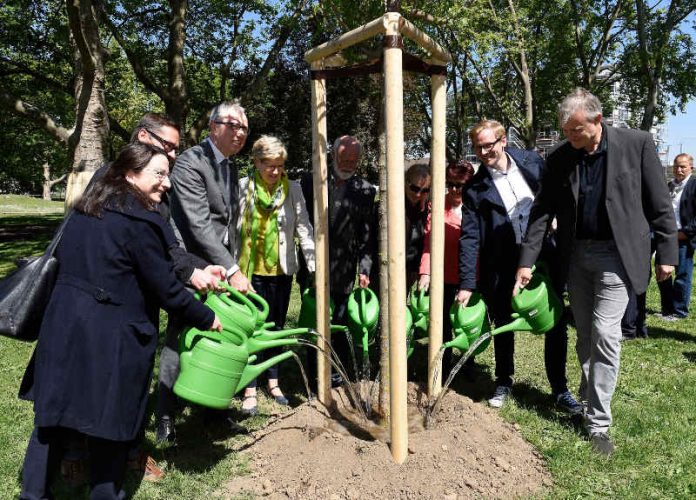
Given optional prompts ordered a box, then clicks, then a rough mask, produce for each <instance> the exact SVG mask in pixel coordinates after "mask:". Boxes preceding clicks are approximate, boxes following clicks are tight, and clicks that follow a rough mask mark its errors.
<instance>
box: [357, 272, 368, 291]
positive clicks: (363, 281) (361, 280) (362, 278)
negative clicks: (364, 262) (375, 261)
mask: <svg viewBox="0 0 696 500" xmlns="http://www.w3.org/2000/svg"><path fill="white" fill-rule="evenodd" d="M358 285H359V286H360V288H367V287H368V286H370V277H369V276H368V275H367V274H361V275H359V276H358Z"/></svg>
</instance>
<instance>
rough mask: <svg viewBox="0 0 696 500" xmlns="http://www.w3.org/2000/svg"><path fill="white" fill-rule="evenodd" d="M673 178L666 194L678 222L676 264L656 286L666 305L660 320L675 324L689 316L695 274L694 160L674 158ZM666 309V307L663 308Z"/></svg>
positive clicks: (689, 156)
mask: <svg viewBox="0 0 696 500" xmlns="http://www.w3.org/2000/svg"><path fill="white" fill-rule="evenodd" d="M672 168H673V172H674V178H673V179H672V180H671V181H669V184H668V188H669V195H670V197H671V199H672V210H673V211H674V218H675V220H676V223H677V242H678V245H679V262H678V264H677V269H676V271H675V275H674V280H672V276H668V277H667V279H665V280H664V281H661V282H660V283H658V286H659V289H660V297H661V298H662V302H663V304H665V306H664V307H663V310H662V319H664V320H666V321H675V320H680V319H684V318H686V317H687V316H689V302H690V301H691V274H692V273H693V271H694V247H695V246H696V180H695V179H694V178H693V177H692V176H691V173H692V172H693V169H694V159H693V157H692V156H691V155H690V154H686V153H682V154H679V155H677V156H675V157H674V164H673V167H672ZM665 307H666V308H665Z"/></svg>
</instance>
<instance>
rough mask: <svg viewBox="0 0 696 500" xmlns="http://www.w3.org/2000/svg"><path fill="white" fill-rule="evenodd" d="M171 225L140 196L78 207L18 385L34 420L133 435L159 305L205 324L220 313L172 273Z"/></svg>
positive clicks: (110, 435) (114, 436)
mask: <svg viewBox="0 0 696 500" xmlns="http://www.w3.org/2000/svg"><path fill="white" fill-rule="evenodd" d="M173 243H174V235H173V233H172V231H171V228H170V227H169V226H168V225H167V224H166V223H165V222H164V220H163V219H162V217H160V215H159V214H158V213H156V212H149V211H147V210H145V209H144V208H142V207H141V206H140V205H139V203H138V202H136V201H135V200H134V199H133V198H131V199H130V203H129V206H128V207H127V208H126V209H123V210H121V209H116V208H111V209H105V210H104V213H103V217H102V218H101V219H100V218H96V217H89V216H87V215H84V214H82V213H80V212H76V213H74V214H73V216H72V217H71V219H70V221H69V222H68V224H67V225H66V227H65V231H64V233H63V238H62V240H61V242H60V245H59V246H58V249H57V250H56V257H57V258H58V263H59V266H60V269H59V274H58V278H57V281H56V285H55V288H54V290H53V294H52V295H51V299H50V301H49V303H48V306H47V308H46V314H45V316H44V320H43V323H42V324H41V332H40V334H39V341H38V343H37V345H36V350H35V351H34V356H33V357H32V360H31V362H30V365H29V367H28V368H27V372H26V373H25V377H24V380H23V381H22V387H21V391H20V397H23V398H25V399H31V400H33V401H34V411H35V424H36V425H37V426H42V427H52V426H61V427H67V428H70V429H76V430H78V431H80V432H83V433H85V434H87V435H89V436H96V437H100V438H104V439H109V440H113V441H129V440H132V439H134V438H135V437H136V436H137V434H138V432H139V431H140V429H141V427H142V423H143V418H144V416H145V410H146V407H147V397H148V393H149V388H150V380H151V378H152V369H153V367H154V357H155V351H156V349H157V339H158V331H159V308H160V306H161V307H163V308H164V309H166V310H167V311H169V312H175V313H177V314H178V315H179V316H181V317H182V318H183V320H184V322H186V323H188V324H190V325H192V326H196V327H197V328H200V329H205V328H208V327H210V325H211V324H212V322H213V319H214V314H213V312H212V311H211V310H210V309H208V308H207V307H206V306H205V305H203V303H201V302H199V301H197V300H195V299H194V298H193V295H191V294H190V293H188V292H187V291H186V289H185V288H184V285H183V284H181V282H180V281H179V280H177V278H176V277H175V275H174V272H173V269H172V264H171V260H170V258H169V256H168V253H167V248H168V247H169V246H170V245H172V244H173Z"/></svg>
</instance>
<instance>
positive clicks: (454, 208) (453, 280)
mask: <svg viewBox="0 0 696 500" xmlns="http://www.w3.org/2000/svg"><path fill="white" fill-rule="evenodd" d="M473 176H474V167H473V165H472V164H471V163H469V162H468V161H466V160H458V161H452V162H450V163H449V164H448V165H447V170H446V181H447V193H446V194H445V263H444V264H445V291H444V302H443V304H444V311H443V321H442V325H443V331H444V332H449V331H450V330H451V329H452V326H451V324H450V318H449V308H450V306H451V305H452V302H454V297H455V296H456V295H457V291H458V290H459V265H458V261H459V237H460V235H461V227H462V196H463V193H464V188H465V187H466V185H467V183H468V182H469V180H470V179H471V178H472V177H473ZM430 224H431V220H430V216H429V217H428V221H427V224H426V226H425V238H424V243H423V256H422V258H421V261H420V279H419V280H418V288H420V289H425V290H427V289H428V287H429V286H430ZM445 335H447V333H445ZM451 352H452V351H451V349H447V350H446V351H445V358H444V365H445V369H449V367H451Z"/></svg>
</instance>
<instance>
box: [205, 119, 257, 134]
mask: <svg viewBox="0 0 696 500" xmlns="http://www.w3.org/2000/svg"><path fill="white" fill-rule="evenodd" d="M213 123H217V124H218V125H223V126H226V127H230V128H231V129H232V132H240V131H241V132H243V133H244V134H248V133H249V127H245V126H244V125H242V124H241V123H237V122H223V121H221V120H220V121H218V120H215V121H214V122H213Z"/></svg>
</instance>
